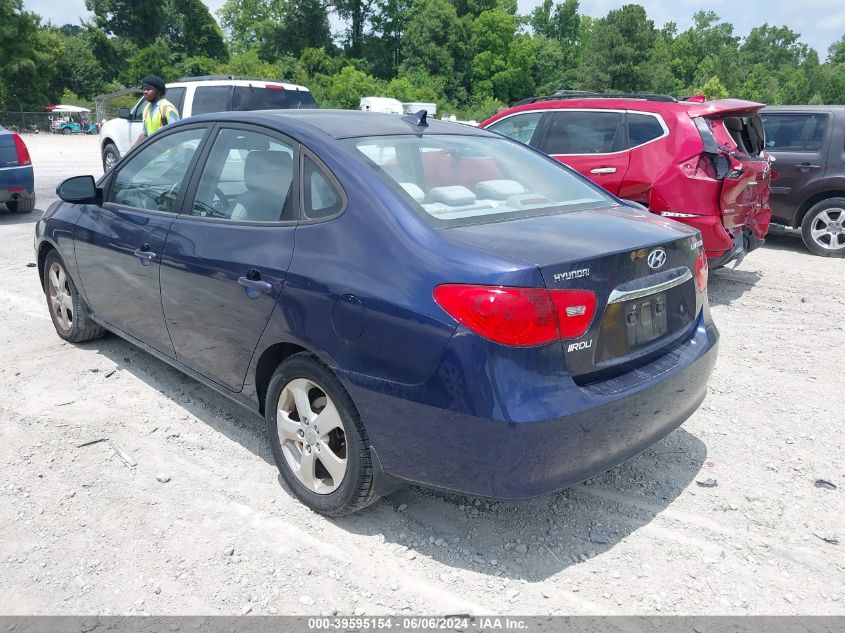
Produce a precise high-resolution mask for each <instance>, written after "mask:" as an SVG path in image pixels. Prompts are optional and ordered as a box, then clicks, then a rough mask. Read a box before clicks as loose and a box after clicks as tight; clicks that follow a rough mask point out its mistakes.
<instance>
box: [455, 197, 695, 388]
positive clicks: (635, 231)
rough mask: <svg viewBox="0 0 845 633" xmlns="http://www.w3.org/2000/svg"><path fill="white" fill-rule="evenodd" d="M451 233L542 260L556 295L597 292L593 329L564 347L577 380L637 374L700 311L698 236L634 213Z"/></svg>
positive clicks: (595, 213) (616, 210)
mask: <svg viewBox="0 0 845 633" xmlns="http://www.w3.org/2000/svg"><path fill="white" fill-rule="evenodd" d="M447 231H448V233H450V234H451V236H452V237H453V238H454V239H457V240H459V241H461V242H464V243H468V244H471V245H472V246H474V247H477V248H485V249H492V250H496V251H499V252H504V253H505V254H507V255H510V256H511V257H517V258H519V259H522V260H525V261H528V262H531V263H532V264H535V265H536V266H537V267H538V268H539V269H540V273H541V275H542V278H543V281H544V283H545V286H546V289H547V290H548V291H550V293H551V295H552V296H553V297H554V296H555V291H566V290H587V291H590V292H592V293H594V294H595V300H596V301H595V312H594V315H593V317H592V319H591V320H590V322H589V326H588V327H587V329H586V331H585V332H584V333H583V335H581V336H578V337H577V338H571V339H563V340H561V341H560V344H561V346H562V348H563V353H564V355H565V357H566V362H567V367H568V369H569V372H570V374H571V375H572V376H573V378H574V379H575V380H576V381H578V382H584V383H586V382H592V381H594V380H599V379H602V378H605V377H607V376H609V375H613V374H615V373H620V372H621V371H629V370H630V369H631V368H633V367H634V366H636V364H637V363H639V362H643V361H644V359H646V358H648V357H650V356H653V355H654V354H659V353H663V352H665V350H666V349H667V348H668V347H670V346H672V345H673V344H675V343H677V342H679V341H680V340H683V339H684V338H686V335H688V333H689V331H690V329H691V327H692V324H693V322H694V321H695V317H696V315H697V314H698V311H699V309H700V308H701V304H702V300H703V298H702V294H701V292H700V290H699V287H698V285H697V284H698V282H697V281H696V274H699V275H701V274H702V271H701V267H702V266H703V267H704V274H705V275H706V258H705V257H704V255H703V249H702V243H701V238H700V235H699V234H698V232H697V231H694V230H693V229H690V228H688V227H686V226H684V225H681V224H678V223H676V222H673V221H671V220H667V219H664V218H660V217H658V216H655V215H652V214H648V213H644V212H642V211H639V210H635V209H632V208H630V207H622V206H620V207H610V208H606V209H601V210H592V211H579V212H574V213H567V214H559V215H548V216H541V217H534V218H525V219H521V220H515V221H510V222H500V223H490V224H479V225H473V226H467V227H460V228H454V229H447ZM504 238H507V239H504ZM573 314H574V313H573ZM558 318H559V320H560V319H565V318H566V316H564V315H561V314H560V313H559V317H558ZM563 329H564V328H563V327H561V330H563Z"/></svg>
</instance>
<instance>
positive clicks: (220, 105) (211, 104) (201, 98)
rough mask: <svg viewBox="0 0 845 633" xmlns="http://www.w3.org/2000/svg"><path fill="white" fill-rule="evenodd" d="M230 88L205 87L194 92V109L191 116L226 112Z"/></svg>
mask: <svg viewBox="0 0 845 633" xmlns="http://www.w3.org/2000/svg"><path fill="white" fill-rule="evenodd" d="M230 90H231V88H230V87H229V86H203V87H201V88H197V89H196V90H195V91H194V107H193V108H191V115H193V116H196V115H198V114H207V113H209V112H225V111H226V109H227V108H226V106H227V105H228V101H229V91H230Z"/></svg>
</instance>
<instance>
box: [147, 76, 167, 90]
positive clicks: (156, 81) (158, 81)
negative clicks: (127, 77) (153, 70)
mask: <svg viewBox="0 0 845 633" xmlns="http://www.w3.org/2000/svg"><path fill="white" fill-rule="evenodd" d="M141 85H142V86H149V87H150V88H155V89H156V90H157V91H158V93H159V94H160V95H163V94H164V93H165V92H167V86H165V85H164V79H162V78H161V77H158V76H156V75H147V76H146V77H144V78H143V79H142V80H141Z"/></svg>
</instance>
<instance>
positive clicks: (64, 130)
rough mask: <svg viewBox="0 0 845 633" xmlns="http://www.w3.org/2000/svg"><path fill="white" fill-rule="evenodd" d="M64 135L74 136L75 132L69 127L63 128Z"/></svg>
mask: <svg viewBox="0 0 845 633" xmlns="http://www.w3.org/2000/svg"><path fill="white" fill-rule="evenodd" d="M62 134H64V135H65V136H67V135H68V134H73V130H71V129H70V128H69V127H63V128H62Z"/></svg>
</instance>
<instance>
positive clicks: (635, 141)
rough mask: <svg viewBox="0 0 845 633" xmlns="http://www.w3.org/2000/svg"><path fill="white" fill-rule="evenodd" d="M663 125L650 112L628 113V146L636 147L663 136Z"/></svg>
mask: <svg viewBox="0 0 845 633" xmlns="http://www.w3.org/2000/svg"><path fill="white" fill-rule="evenodd" d="M663 133H664V132H663V126H662V125H660V121H659V120H658V119H657V117H656V116H654V115H651V114H639V113H636V112H629V113H628V147H637V146H638V145H643V144H645V143H648V142H649V141H653V140H654V139H656V138H660V137H661V136H663Z"/></svg>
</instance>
